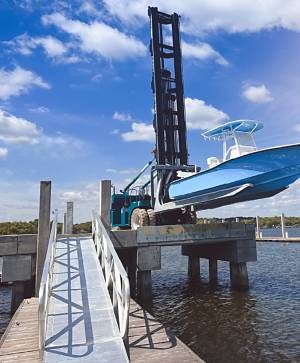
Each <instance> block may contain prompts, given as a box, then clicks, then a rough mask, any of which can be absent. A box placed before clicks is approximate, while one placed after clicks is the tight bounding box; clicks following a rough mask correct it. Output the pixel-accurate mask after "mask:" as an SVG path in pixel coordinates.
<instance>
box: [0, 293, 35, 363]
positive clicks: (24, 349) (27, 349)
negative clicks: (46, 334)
mask: <svg viewBox="0 0 300 363" xmlns="http://www.w3.org/2000/svg"><path fill="white" fill-rule="evenodd" d="M16 361H18V363H25V362H26V363H29V362H30V363H40V362H41V360H40V357H39V336H38V299H37V298H31V299H25V300H23V302H22V303H21V305H20V306H19V308H18V310H17V311H16V313H15V314H14V316H13V318H12V320H11V321H10V323H9V325H8V327H7V329H6V331H5V333H4V334H3V336H2V338H1V340H0V362H1V363H11V362H14V363H15V362H16Z"/></svg>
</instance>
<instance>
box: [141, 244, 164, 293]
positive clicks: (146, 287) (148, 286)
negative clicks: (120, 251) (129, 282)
mask: <svg viewBox="0 0 300 363" xmlns="http://www.w3.org/2000/svg"><path fill="white" fill-rule="evenodd" d="M137 268H138V270H137V295H138V297H139V298H140V299H141V300H148V299H151V297H152V277H151V271H152V270H160V269H161V248H160V246H147V247H140V248H138V249H137Z"/></svg>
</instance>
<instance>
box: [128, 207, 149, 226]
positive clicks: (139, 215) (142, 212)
mask: <svg viewBox="0 0 300 363" xmlns="http://www.w3.org/2000/svg"><path fill="white" fill-rule="evenodd" d="M130 222H131V223H130V225H131V229H134V230H136V229H137V228H138V227H143V226H149V217H148V213H147V211H146V209H139V208H136V209H134V210H133V212H132V214H131V219H130Z"/></svg>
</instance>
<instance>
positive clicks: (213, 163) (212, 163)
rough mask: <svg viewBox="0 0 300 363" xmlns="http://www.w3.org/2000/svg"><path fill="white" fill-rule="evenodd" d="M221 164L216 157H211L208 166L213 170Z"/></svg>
mask: <svg viewBox="0 0 300 363" xmlns="http://www.w3.org/2000/svg"><path fill="white" fill-rule="evenodd" d="M220 163H221V160H219V159H218V158H216V157H215V156H211V157H210V158H208V159H207V165H208V167H209V168H213V167H214V166H217V165H219V164H220Z"/></svg>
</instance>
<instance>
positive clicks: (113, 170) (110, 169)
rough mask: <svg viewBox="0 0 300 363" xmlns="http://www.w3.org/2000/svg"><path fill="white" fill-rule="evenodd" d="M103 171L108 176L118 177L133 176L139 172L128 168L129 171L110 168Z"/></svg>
mask: <svg viewBox="0 0 300 363" xmlns="http://www.w3.org/2000/svg"><path fill="white" fill-rule="evenodd" d="M105 171H106V172H107V173H110V174H120V175H126V174H130V175H134V174H136V173H138V172H139V170H137V169H133V168H129V169H112V168H109V169H106V170H105Z"/></svg>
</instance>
